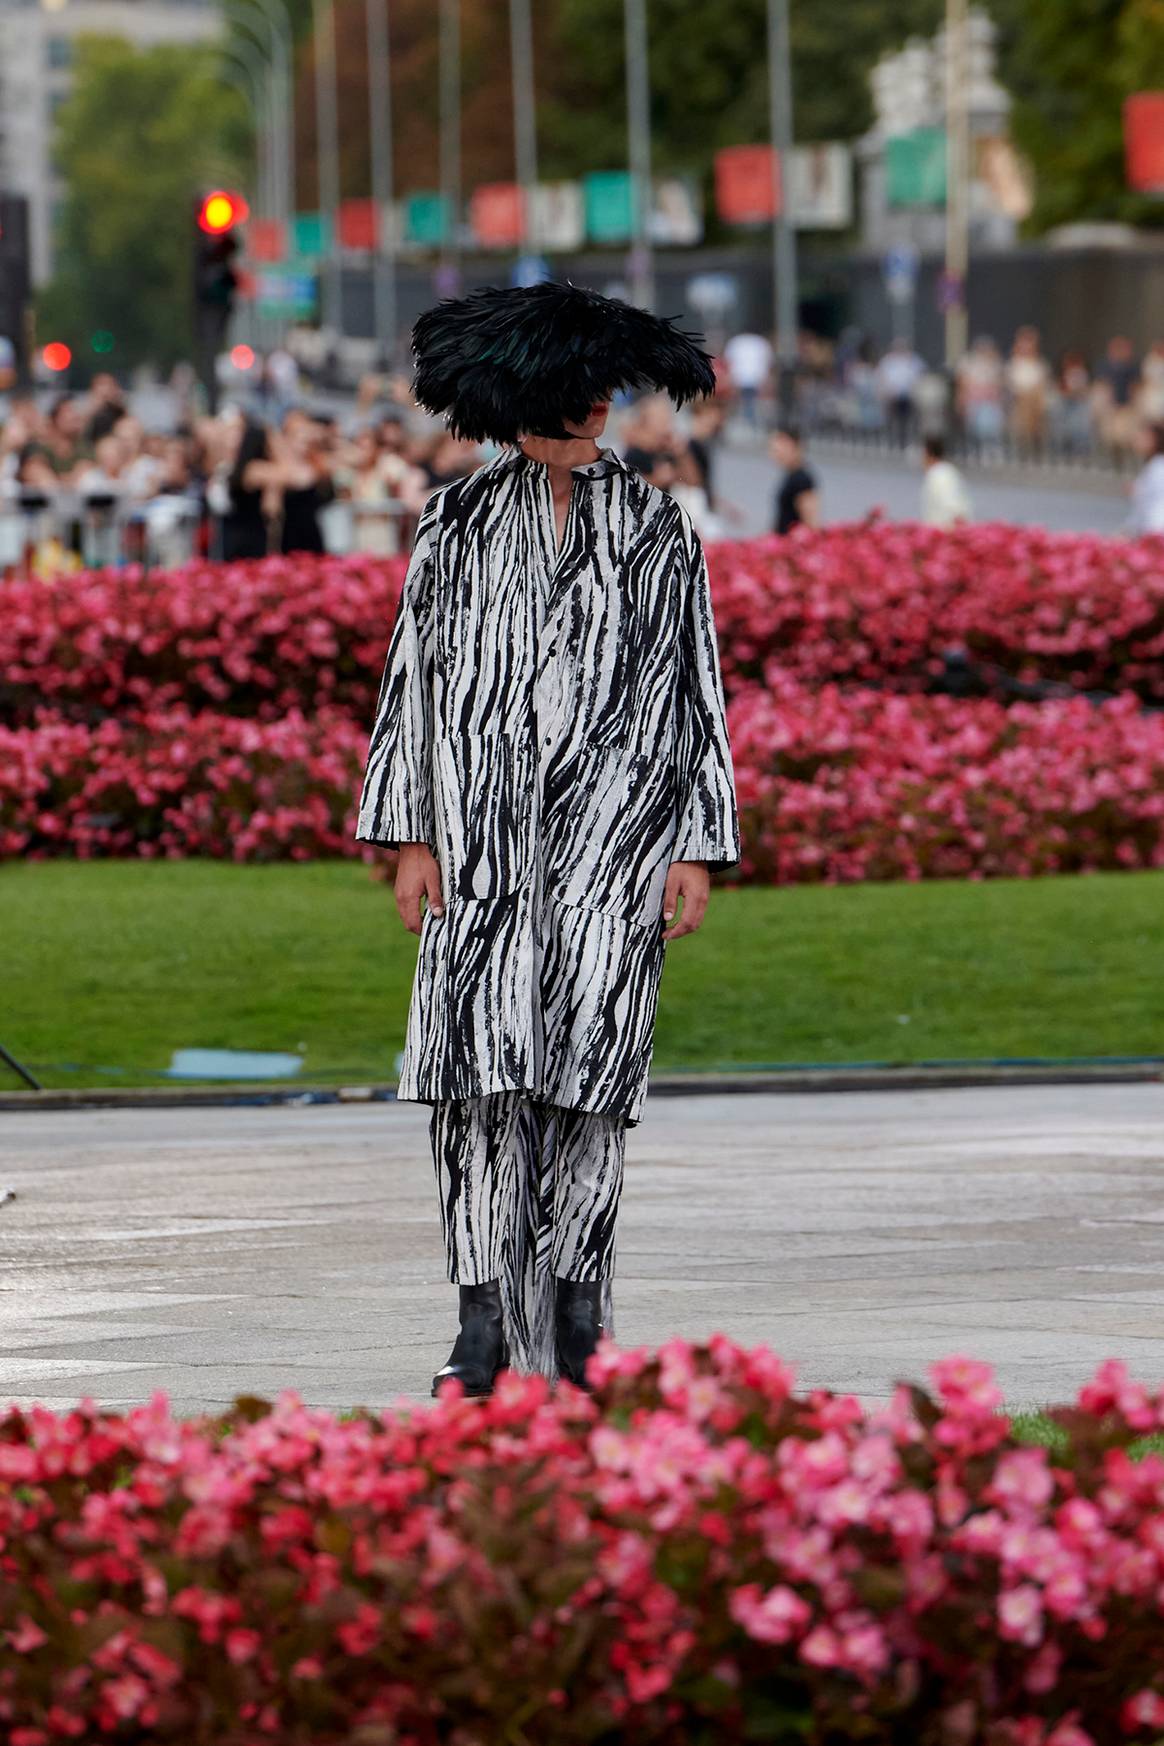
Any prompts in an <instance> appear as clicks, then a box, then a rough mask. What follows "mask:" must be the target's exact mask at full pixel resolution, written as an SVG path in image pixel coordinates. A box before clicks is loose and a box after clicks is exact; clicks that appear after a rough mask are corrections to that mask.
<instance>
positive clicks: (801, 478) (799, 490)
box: [769, 424, 820, 534]
mask: <svg viewBox="0 0 1164 1746" xmlns="http://www.w3.org/2000/svg"><path fill="white" fill-rule="evenodd" d="M769 453H770V454H771V456H772V459H773V460H774V461H775V462H776V464H777V466H779V467H782V468H783V469H784V476H783V478H782V479H781V481H780V484H779V486H778V488H777V491H776V509H775V515H774V518H773V529H774V531H775V532H776V533H778V534H786V533H791V531H792V529H793V528H794V527H800V526H804V527H817V526H818V525H819V523H820V495H819V492H818V490H817V483H816V476H815V474H814V473H813V472H812V470H811V468H809V467H808V466H806V465H805V458H804V445H803V443H802V442H801V437H800V432H799V430H798V429H797V428H796V426H795V425H791V424H783V425H778V426H777V428H776V429H775V430H774V431H773V433H772V436H771V438H770V440H769Z"/></svg>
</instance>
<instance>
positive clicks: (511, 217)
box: [469, 182, 525, 249]
mask: <svg viewBox="0 0 1164 1746" xmlns="http://www.w3.org/2000/svg"><path fill="white" fill-rule="evenodd" d="M523 208H524V203H523V201H522V197H521V189H520V188H519V187H518V185H517V183H516V182H485V183H484V184H483V185H482V186H481V187H480V188H474V190H473V193H472V195H471V196H470V199H469V223H470V225H471V227H472V231H473V237H474V240H475V241H477V242H479V243H480V244H481V246H482V248H486V249H505V248H514V247H515V246H516V245H517V244H518V243H520V242H521V241H522V239H523V237H524V236H525V213H524V209H523Z"/></svg>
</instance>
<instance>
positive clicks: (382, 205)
mask: <svg viewBox="0 0 1164 1746" xmlns="http://www.w3.org/2000/svg"><path fill="white" fill-rule="evenodd" d="M364 5H365V22H366V26H367V40H368V122H369V126H370V129H371V146H372V200H373V202H374V203H375V206H376V209H377V213H378V215H379V229H378V234H377V238H376V241H377V247H376V252H375V254H374V255H373V256H372V310H373V328H374V331H375V335H376V344H377V347H378V348H379V350H380V352H381V353H382V354H387V355H388V356H389V357H390V356H391V355H392V353H393V352H394V351H395V347H396V237H395V234H394V233H393V230H392V219H391V213H390V211H389V208H390V205H391V201H392V184H393V173H392V61H391V44H390V42H389V37H388V10H387V5H388V0H364Z"/></svg>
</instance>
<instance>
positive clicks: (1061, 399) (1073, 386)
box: [1056, 352, 1094, 455]
mask: <svg viewBox="0 0 1164 1746" xmlns="http://www.w3.org/2000/svg"><path fill="white" fill-rule="evenodd" d="M1056 386H1057V389H1058V409H1057V419H1058V432H1057V434H1058V438H1059V442H1060V444H1061V445H1062V447H1063V449H1064V450H1065V451H1066V453H1067V454H1069V455H1086V454H1088V453H1090V451H1091V447H1092V443H1093V438H1094V424H1093V420H1092V412H1091V372H1090V370H1089V369H1088V368H1087V360H1086V358H1085V357H1084V356H1083V353H1082V352H1065V353H1064V354H1063V362H1062V363H1061V364H1060V366H1059V380H1058V383H1057V385H1056Z"/></svg>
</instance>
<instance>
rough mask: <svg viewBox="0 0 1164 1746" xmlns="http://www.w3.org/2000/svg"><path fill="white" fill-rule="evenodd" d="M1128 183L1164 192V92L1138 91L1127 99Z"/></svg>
mask: <svg viewBox="0 0 1164 1746" xmlns="http://www.w3.org/2000/svg"><path fill="white" fill-rule="evenodd" d="M1124 152H1125V156H1126V159H1127V167H1128V186H1129V187H1131V188H1136V189H1138V190H1139V192H1140V193H1141V194H1164V91H1137V92H1136V93H1135V95H1134V96H1132V97H1127V98H1125V100H1124Z"/></svg>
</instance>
